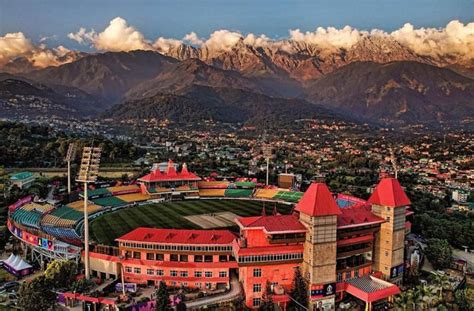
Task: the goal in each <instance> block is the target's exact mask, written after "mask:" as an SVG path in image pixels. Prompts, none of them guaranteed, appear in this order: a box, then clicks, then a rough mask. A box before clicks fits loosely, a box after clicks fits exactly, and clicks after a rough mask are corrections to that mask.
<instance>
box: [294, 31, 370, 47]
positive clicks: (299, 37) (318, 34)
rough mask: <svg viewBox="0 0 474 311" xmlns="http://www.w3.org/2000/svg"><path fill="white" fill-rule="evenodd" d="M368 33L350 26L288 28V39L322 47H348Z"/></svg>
mask: <svg viewBox="0 0 474 311" xmlns="http://www.w3.org/2000/svg"><path fill="white" fill-rule="evenodd" d="M367 34H368V33H367V32H364V31H359V30H357V29H355V28H352V27H350V26H345V27H344V28H342V29H337V28H334V27H328V28H323V27H318V28H316V30H315V31H313V32H310V31H307V32H304V33H303V32H301V30H299V29H294V30H290V38H289V39H290V40H293V41H302V42H305V43H309V44H314V45H318V46H320V47H322V48H344V49H349V48H351V47H352V46H353V45H354V44H356V43H357V42H359V40H360V39H361V38H362V37H363V36H366V35H367Z"/></svg>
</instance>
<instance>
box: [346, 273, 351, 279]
mask: <svg viewBox="0 0 474 311" xmlns="http://www.w3.org/2000/svg"><path fill="white" fill-rule="evenodd" d="M351 277H352V276H351V271H347V272H346V280H350V278H351Z"/></svg>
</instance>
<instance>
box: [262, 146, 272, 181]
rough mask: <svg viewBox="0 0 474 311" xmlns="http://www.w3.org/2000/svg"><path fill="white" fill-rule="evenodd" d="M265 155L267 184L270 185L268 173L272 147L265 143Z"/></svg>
mask: <svg viewBox="0 0 474 311" xmlns="http://www.w3.org/2000/svg"><path fill="white" fill-rule="evenodd" d="M263 156H264V157H265V159H266V160H267V176H266V179H265V185H267V186H268V174H269V168H270V157H271V156H272V147H271V146H270V145H264V146H263Z"/></svg>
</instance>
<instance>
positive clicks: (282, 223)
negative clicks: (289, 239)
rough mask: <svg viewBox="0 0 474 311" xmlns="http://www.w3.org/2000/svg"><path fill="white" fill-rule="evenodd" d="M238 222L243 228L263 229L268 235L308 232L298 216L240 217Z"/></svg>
mask: <svg viewBox="0 0 474 311" xmlns="http://www.w3.org/2000/svg"><path fill="white" fill-rule="evenodd" d="M236 222H237V224H239V225H241V227H243V228H262V229H263V230H265V231H266V232H267V233H280V232H306V227H305V226H303V224H302V223H301V222H300V221H299V220H298V216H296V215H273V216H255V217H240V218H237V219H236Z"/></svg>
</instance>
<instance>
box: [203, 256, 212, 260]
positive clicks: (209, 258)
mask: <svg viewBox="0 0 474 311" xmlns="http://www.w3.org/2000/svg"><path fill="white" fill-rule="evenodd" d="M204 262H212V255H205V256H204Z"/></svg>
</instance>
